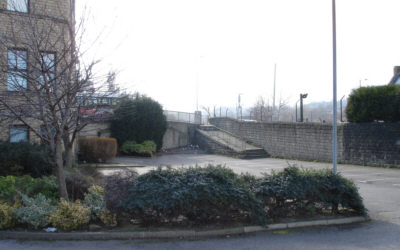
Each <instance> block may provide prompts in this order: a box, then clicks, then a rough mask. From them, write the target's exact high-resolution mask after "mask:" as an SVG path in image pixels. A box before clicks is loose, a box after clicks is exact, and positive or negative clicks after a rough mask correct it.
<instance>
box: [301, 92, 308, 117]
mask: <svg viewBox="0 0 400 250" xmlns="http://www.w3.org/2000/svg"><path fill="white" fill-rule="evenodd" d="M307 96H308V94H300V122H304V118H303V99H304V98H307Z"/></svg>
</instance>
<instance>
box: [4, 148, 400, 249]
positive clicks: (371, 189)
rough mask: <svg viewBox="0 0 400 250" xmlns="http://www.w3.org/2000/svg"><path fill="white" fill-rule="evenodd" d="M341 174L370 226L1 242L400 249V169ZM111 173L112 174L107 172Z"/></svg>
mask: <svg viewBox="0 0 400 250" xmlns="http://www.w3.org/2000/svg"><path fill="white" fill-rule="evenodd" d="M117 161H118V162H121V163H128V164H138V165H142V166H145V167H142V168H137V169H138V171H139V172H140V173H143V172H146V171H148V170H150V169H152V168H154V167H156V166H160V165H170V166H173V167H180V166H190V165H192V166H193V165H196V164H198V165H201V166H202V165H205V164H208V163H212V164H222V165H226V166H227V167H230V168H232V169H233V170H234V171H235V172H238V173H240V172H249V173H252V174H255V175H260V174H261V173H262V172H267V173H268V172H270V171H271V170H280V169H283V168H285V167H286V166H288V164H297V165H298V166H303V167H307V168H308V167H310V168H330V167H331V164H327V163H314V162H301V161H293V160H280V159H254V160H243V159H233V158H228V157H223V156H215V155H205V154H181V155H164V156H160V157H154V158H150V159H143V158H128V157H123V158H118V159H117ZM338 170H339V171H340V172H341V173H342V174H343V175H344V176H346V177H348V178H351V179H353V180H354V181H355V183H356V184H357V186H358V187H359V188H360V193H361V195H362V196H363V197H364V202H365V205H366V207H367V209H368V210H369V214H370V215H371V217H372V218H373V221H372V222H369V223H361V224H356V225H351V226H337V227H319V228H314V229H307V230H294V231H281V232H275V233H271V232H266V233H257V234H253V235H246V236H236V237H228V238H217V239H208V240H196V241H186V240H180V241H179V240H178V241H176V240H173V241H107V242H101V241H92V242H91V241H83V242H82V241H80V242H62V241H57V242H42V241H40V242H33V241H24V242H20V241H12V240H7V241H0V249H40V250H42V249H96V250H97V249H400V211H399V210H400V209H399V208H400V170H396V169H382V168H371V167H362V166H354V165H339V166H338ZM103 171H105V173H110V172H111V170H103Z"/></svg>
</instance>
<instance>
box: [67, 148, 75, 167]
mask: <svg viewBox="0 0 400 250" xmlns="http://www.w3.org/2000/svg"><path fill="white" fill-rule="evenodd" d="M73 162H74V152H73V151H72V147H70V146H69V145H68V146H67V147H65V168H66V169H72V163H73Z"/></svg>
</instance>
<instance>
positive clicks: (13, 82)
mask: <svg viewBox="0 0 400 250" xmlns="http://www.w3.org/2000/svg"><path fill="white" fill-rule="evenodd" d="M27 59H28V52H27V51H26V50H19V49H9V50H8V72H7V86H8V87H7V88H8V90H9V91H19V90H21V89H26V88H27V86H28V84H27V80H26V73H27Z"/></svg>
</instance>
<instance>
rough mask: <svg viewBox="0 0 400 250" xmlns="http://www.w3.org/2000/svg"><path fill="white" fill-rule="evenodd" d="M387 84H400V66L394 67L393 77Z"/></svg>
mask: <svg viewBox="0 0 400 250" xmlns="http://www.w3.org/2000/svg"><path fill="white" fill-rule="evenodd" d="M389 84H400V66H394V69H393V77H392V79H391V80H390V82H389Z"/></svg>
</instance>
